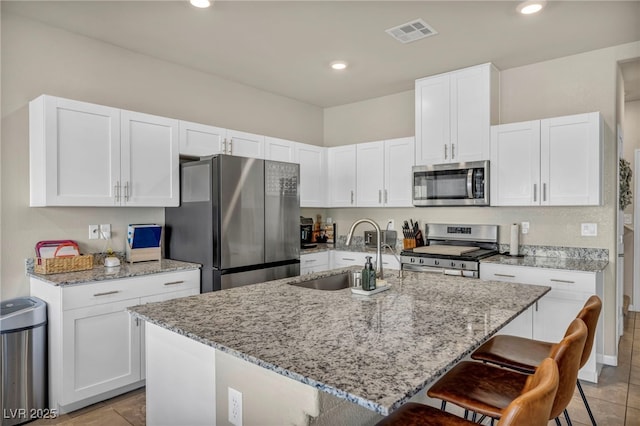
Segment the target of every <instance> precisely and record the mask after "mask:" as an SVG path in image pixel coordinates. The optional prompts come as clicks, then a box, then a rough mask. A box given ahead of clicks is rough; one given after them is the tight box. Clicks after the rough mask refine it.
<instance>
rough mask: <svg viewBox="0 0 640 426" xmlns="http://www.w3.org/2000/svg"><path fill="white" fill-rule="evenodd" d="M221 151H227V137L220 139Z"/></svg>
mask: <svg viewBox="0 0 640 426" xmlns="http://www.w3.org/2000/svg"><path fill="white" fill-rule="evenodd" d="M222 153H223V154H226V153H227V138H224V139H222Z"/></svg>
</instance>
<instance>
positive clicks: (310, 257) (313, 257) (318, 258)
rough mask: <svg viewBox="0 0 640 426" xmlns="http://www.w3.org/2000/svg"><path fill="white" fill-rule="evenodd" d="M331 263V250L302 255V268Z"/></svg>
mask: <svg viewBox="0 0 640 426" xmlns="http://www.w3.org/2000/svg"><path fill="white" fill-rule="evenodd" d="M328 265H329V252H328V251H323V252H319V253H309V254H303V255H301V256H300V268H314V267H317V266H328Z"/></svg>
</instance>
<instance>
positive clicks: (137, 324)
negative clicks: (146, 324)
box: [136, 317, 140, 327]
mask: <svg viewBox="0 0 640 426" xmlns="http://www.w3.org/2000/svg"><path fill="white" fill-rule="evenodd" d="M136 327H140V318H138V317H136Z"/></svg>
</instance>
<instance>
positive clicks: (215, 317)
mask: <svg viewBox="0 0 640 426" xmlns="http://www.w3.org/2000/svg"><path fill="white" fill-rule="evenodd" d="M351 269H353V268H343V269H339V270H332V271H327V272H320V273H316V274H311V275H305V276H304V277H293V278H286V279H282V280H276V281H271V282H267V283H261V284H255V285H250V286H244V287H240V288H234V289H229V290H223V291H218V292H213V293H205V294H200V295H197V296H191V297H186V298H182V299H176V300H172V301H167V302H160V303H151V304H147V305H142V306H135V307H132V308H129V311H131V312H132V313H133V315H134V316H136V317H140V318H142V319H144V320H146V321H149V322H151V323H154V324H156V325H158V326H160V327H164V328H166V329H168V330H171V331H174V332H176V333H179V334H181V335H184V336H187V337H189V338H191V339H194V340H196V341H199V342H201V343H204V344H206V345H209V346H211V347H213V348H216V349H218V350H221V351H224V352H226V353H229V354H231V355H233V356H236V357H239V358H241V359H244V360H246V361H248V362H251V363H254V364H257V365H259V366H261V367H264V368H267V369H269V370H272V371H275V372H276V373H279V374H282V375H284V376H286V377H289V378H291V379H293V380H296V381H299V382H302V383H305V384H308V385H310V386H313V387H315V388H317V389H319V390H322V391H325V392H328V393H330V394H333V395H335V396H337V397H339V398H342V399H346V400H348V401H351V402H354V403H356V404H359V405H361V406H363V407H365V408H368V409H370V410H373V411H375V412H377V413H380V414H382V415H386V414H388V413H389V412H391V411H393V410H394V409H396V408H397V407H399V406H400V405H402V404H403V403H404V402H406V401H407V400H408V399H409V398H411V397H412V396H413V395H415V394H416V393H417V392H419V391H420V390H421V389H423V388H424V386H425V385H427V384H428V383H430V382H432V381H433V380H435V379H436V378H437V377H438V376H439V375H440V374H442V373H443V372H445V371H446V370H448V369H449V368H451V367H452V366H453V365H454V364H455V363H456V362H458V361H459V360H461V359H462V358H463V357H464V356H466V355H467V354H469V353H470V352H471V351H472V350H474V349H475V348H477V347H478V346H479V345H480V344H481V343H483V342H484V341H485V340H486V339H487V338H488V337H489V336H491V335H492V334H494V333H495V332H496V331H497V330H498V329H499V328H501V327H502V326H503V325H504V324H506V323H507V322H508V321H510V320H511V319H513V318H515V317H516V316H517V315H518V314H520V313H521V312H522V311H524V310H525V309H526V308H527V307H529V306H530V305H532V304H533V303H535V301H536V300H538V299H539V298H540V297H542V296H543V295H544V294H545V293H547V292H548V291H549V289H550V288H549V287H543V286H532V285H524V284H513V283H503V282H495V281H480V280H473V279H469V278H462V277H452V276H447V275H438V274H424V273H416V272H405V273H404V277H403V278H398V277H397V276H396V274H388V276H387V277H386V280H387V283H388V284H390V286H391V288H390V290H387V291H384V292H381V293H378V294H375V295H372V296H361V295H356V294H352V293H351V291H350V289H348V288H347V289H343V290H336V291H322V290H314V289H307V288H301V287H297V286H292V285H289V283H295V282H299V281H306V280H309V279H313V278H318V277H322V276H327V275H333V274H336V273H339V272H340V271H350V270H351Z"/></svg>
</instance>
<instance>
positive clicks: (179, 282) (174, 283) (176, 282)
mask: <svg viewBox="0 0 640 426" xmlns="http://www.w3.org/2000/svg"><path fill="white" fill-rule="evenodd" d="M176 284H184V281H171V282H168V283H164V285H176Z"/></svg>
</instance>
